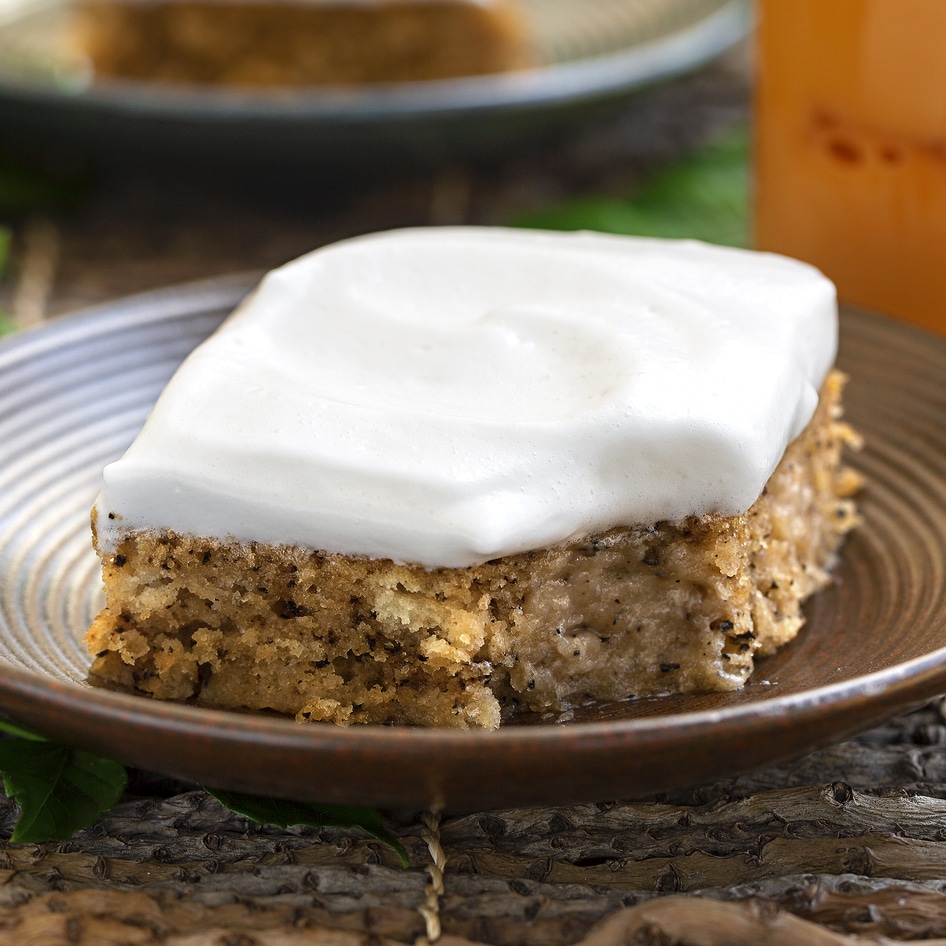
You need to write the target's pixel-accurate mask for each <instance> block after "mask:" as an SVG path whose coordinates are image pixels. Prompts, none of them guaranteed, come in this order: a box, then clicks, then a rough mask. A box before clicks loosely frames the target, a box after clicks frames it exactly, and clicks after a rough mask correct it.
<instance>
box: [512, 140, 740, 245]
mask: <svg viewBox="0 0 946 946" xmlns="http://www.w3.org/2000/svg"><path fill="white" fill-rule="evenodd" d="M748 155H749V134H748V129H747V128H745V127H739V128H737V129H734V130H732V131H731V132H729V133H728V134H726V135H725V136H724V137H722V138H720V139H719V140H717V141H715V142H713V143H711V144H708V145H706V146H705V147H703V148H700V149H699V150H698V151H696V152H694V153H693V154H691V155H689V156H687V157H686V158H683V159H681V160H680V161H677V162H675V163H674V164H671V165H669V166H667V167H666V168H663V169H662V170H660V171H658V172H656V173H655V174H653V175H652V176H651V177H650V178H649V179H648V180H647V181H645V182H644V184H643V185H642V186H641V187H640V189H639V190H637V191H636V192H635V193H634V194H631V195H628V196H627V197H582V198H576V199H573V200H568V201H565V202H563V203H561V204H558V205H555V206H552V207H549V208H544V209H542V210H540V211H536V212H534V213H530V214H528V215H527V216H525V217H521V218H519V219H518V220H516V221H515V224H516V225H518V226H524V227H537V228H540V229H546V230H601V231H604V232H606V233H624V234H634V235H637V236H654V237H674V238H682V237H688V238H691V239H695V240H705V241H707V242H708V243H722V244H725V245H728V246H748V243H749V169H748V166H749V157H748Z"/></svg>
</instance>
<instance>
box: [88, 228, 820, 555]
mask: <svg viewBox="0 0 946 946" xmlns="http://www.w3.org/2000/svg"><path fill="white" fill-rule="evenodd" d="M836 333H837V307H836V302H835V293H834V287H833V286H832V284H831V283H830V282H829V281H828V280H827V279H825V278H824V277H823V276H822V275H821V274H820V273H818V272H817V271H816V270H814V269H812V268H811V267H810V266H807V265H805V264H803V263H799V262H796V261H794V260H789V259H786V258H784V257H779V256H773V255H769V254H761V253H752V252H748V251H743V250H734V249H724V248H720V247H713V246H708V245H704V244H700V243H694V242H670V241H661V240H649V239H636V238H629V237H616V236H607V235H603V234H591V233H582V234H561V233H544V232H536V231H526V230H501V229H478V228H450V229H433V228H430V229H420V230H402V231H394V232H391V233H382V234H375V235H371V236H366V237H361V238H358V239H354V240H349V241H346V242H343V243H338V244H335V245H333V246H329V247H326V248H324V249H320V250H317V251H316V252H314V253H310V254H309V255H307V256H304V257H302V258H301V259H298V260H296V261H295V262H292V263H289V264H288V265H286V266H283V267H282V268H281V269H277V270H274V271H273V272H272V273H270V274H269V275H268V276H266V278H265V279H264V280H263V281H262V283H261V284H260V286H259V287H258V289H257V290H256V291H255V292H254V293H253V295H252V296H251V297H250V298H248V299H247V301H246V302H244V303H243V305H242V306H240V308H239V309H238V310H237V311H236V312H235V313H234V314H233V315H232V316H231V317H230V318H229V319H228V320H227V322H226V323H225V324H224V325H223V326H222V327H221V328H220V329H219V330H218V332H217V333H216V334H215V335H214V336H213V337H212V338H211V339H209V340H208V341H207V342H205V343H204V344H203V345H201V346H200V347H199V348H198V349H197V350H196V351H195V352H193V354H191V356H190V357H189V358H188V359H187V361H186V362H185V363H184V365H183V366H182V367H181V368H180V370H179V371H178V373H177V375H176V376H175V377H174V379H173V380H172V381H171V383H170V384H169V386H168V387H167V389H166V390H165V392H164V393H163V394H162V396H161V398H160V400H159V401H158V403H157V405H156V406H155V408H154V410H153V412H152V413H151V416H150V418H149V420H148V422H147V424H146V425H145V428H144V430H143V431H142V433H141V435H140V436H139V437H138V439H137V440H136V441H135V443H134V444H133V445H132V447H131V448H130V449H129V450H128V452H127V453H126V454H125V456H124V457H123V458H122V459H121V460H119V461H118V462H116V463H113V464H111V465H110V466H108V467H107V468H106V470H105V486H104V490H103V492H102V494H101V496H100V497H99V500H98V504H97V505H98V510H99V516H98V527H99V530H100V533H99V537H100V542H101V544H102V547H103V548H105V549H107V548H109V546H110V545H113V544H114V542H115V540H116V539H117V538H118V537H119V536H120V535H121V534H122V533H124V532H126V531H127V530H129V529H140V528H157V529H164V528H167V529H171V530H174V531H176V532H181V533H192V534H197V535H205V536H216V537H219V538H226V537H234V538H236V539H239V540H244V541H249V540H258V541H262V542H267V543H279V544H292V545H302V546H306V547H310V548H313V549H322V550H326V551H333V552H343V553H346V554H349V555H367V556H371V557H375V558H391V559H394V560H395V561H400V562H417V563H420V564H423V565H425V566H428V567H435V566H450V567H457V566H463V565H470V564H475V563H478V562H483V561H485V560H487V559H490V558H495V557H498V556H500V555H505V554H509V553H513V552H520V551H525V550H527V549H532V548H538V547H541V546H545V545H549V544H553V543H557V542H561V541H563V540H566V539H568V538H570V537H572V536H575V535H580V534H583V533H587V532H591V531H597V530H602V529H606V528H609V527H611V526H615V525H622V524H635V523H651V522H656V521H658V520H663V519H669V520H679V519H681V518H683V517H686V516H688V515H693V514H696V515H701V514H705V513H710V512H716V513H721V514H724V515H735V514H738V513H741V512H744V511H745V510H746V509H747V508H748V507H749V506H750V505H751V504H752V503H753V502H754V501H755V499H756V498H757V497H758V495H759V493H760V492H761V490H762V487H763V485H764V484H765V482H766V480H767V479H768V477H769V476H770V475H771V473H772V471H773V470H774V469H775V466H776V465H777V464H778V462H779V460H780V458H781V456H782V454H783V452H784V450H785V447H786V446H787V444H788V443H789V442H790V441H791V440H792V439H793V438H794V437H795V436H796V435H797V434H799V433H800V432H801V430H802V429H803V428H804V426H805V425H806V424H807V422H808V421H809V420H810V418H811V416H812V413H813V411H814V408H815V406H816V404H817V400H818V389H819V387H820V385H821V382H822V381H823V379H824V377H825V375H826V374H827V372H828V370H829V368H830V366H831V364H832V363H833V361H834V355H835V348H836ZM109 512H111V513H114V514H115V517H116V518H115V519H108V518H107V517H106V513H109Z"/></svg>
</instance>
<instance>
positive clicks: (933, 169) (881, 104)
mask: <svg viewBox="0 0 946 946" xmlns="http://www.w3.org/2000/svg"><path fill="white" fill-rule="evenodd" d="M757 8H758V17H759V22H758V47H757V48H758V54H759V55H758V84H757V101H756V126H755V127H756V132H755V135H756V138H755V171H756V200H755V230H756V245H757V247H758V248H759V249H763V250H772V251H775V252H779V253H785V254H787V255H789V256H795V257H798V258H799V259H803V260H807V261H808V262H810V263H813V264H814V265H816V266H818V267H819V268H820V269H822V270H823V271H824V272H825V273H826V274H827V275H828V276H829V277H830V278H831V279H833V280H834V281H835V282H836V283H837V286H838V291H839V294H840V296H841V298H842V299H843V300H845V301H848V302H852V303H856V304H858V305H862V306H865V307H869V308H872V309H876V310H878V311H882V312H887V313H889V314H891V315H894V316H897V317H900V318H903V319H908V320H910V321H912V322H915V323H917V324H919V325H922V326H925V327H926V328H929V329H933V330H935V331H938V332H940V333H943V334H946V0H758V5H757Z"/></svg>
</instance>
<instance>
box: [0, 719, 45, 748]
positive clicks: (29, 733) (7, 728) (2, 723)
mask: <svg viewBox="0 0 946 946" xmlns="http://www.w3.org/2000/svg"><path fill="white" fill-rule="evenodd" d="M0 732H5V733H7V735H10V736H19V737H20V738H21V739H32V740H33V741H34V742H48V741H49V740H48V739H47V738H46V737H45V736H41V735H40V734H39V733H35V732H33V730H32V729H24V728H23V727H22V726H17V724H16V723H10V722H7V720H5V719H0Z"/></svg>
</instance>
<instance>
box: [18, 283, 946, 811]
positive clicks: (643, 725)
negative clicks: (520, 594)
mask: <svg viewBox="0 0 946 946" xmlns="http://www.w3.org/2000/svg"><path fill="white" fill-rule="evenodd" d="M246 289H247V282H246V280H245V279H243V280H240V279H232V280H224V281H215V282H212V283H205V284H200V285H197V286H190V287H184V288H182V289H175V290H169V291H165V292H161V293H155V294H150V295H146V296H139V297H136V298H133V299H129V300H125V301H122V302H118V303H114V304H110V305H107V306H102V307H99V308H97V309H94V310H89V311H87V312H85V313H80V314H78V315H75V316H72V317H69V318H65V319H60V320H57V321H55V322H53V323H51V324H49V325H47V326H45V327H43V328H41V329H39V330H35V331H32V332H28V333H23V334H21V335H19V336H16V337H13V338H12V339H8V340H7V341H6V342H4V343H3V344H2V345H0V445H2V454H0V711H2V713H3V714H4V715H5V716H7V717H8V718H10V719H12V720H15V721H17V722H19V723H21V724H23V725H25V726H28V727H31V728H33V729H35V730H37V731H39V732H41V733H44V734H46V735H49V736H51V737H55V738H58V739H61V740H64V741H68V742H72V743H74V744H76V745H79V746H82V747H84V748H87V749H91V750H93V751H96V752H99V753H101V754H103V755H107V756H111V757H114V758H118V759H121V760H122V761H124V762H127V763H131V764H133V765H136V766H140V767H144V768H149V769H153V770H156V771H160V772H164V773H168V774H172V775H177V776H182V777H186V778H191V779H196V780H197V781H201V782H205V783H209V784H212V785H216V786H219V787H223V788H230V789H238V790H244V791H249V792H257V793H268V794H273V795H284V796H290V797H296V798H299V799H312V800H320V801H326V802H331V801H336V802H349V803H364V804H372V805H378V806H386V807H407V808H412V807H420V806H428V805H448V806H450V807H452V808H455V809H456V808H467V809H485V808H490V807H502V806H511V805H531V804H544V803H549V804H551V803H557V804H560V803H566V802H579V801H592V800H602V799H611V798H618V797H627V796H632V795H635V794H642V793H648V792H653V791H658V790H662V789H668V788H671V787H674V786H678V785H682V784H686V783H697V782H701V781H705V780H709V779H712V778H716V777H719V776H723V775H727V774H734V773H736V772H738V771H741V770H744V769H749V768H751V767H753V766H758V765H762V764H767V763H772V762H775V761H777V760H781V759H785V758H788V757H791V756H794V755H800V754H802V753H804V752H806V751H809V750H811V749H814V748H815V747H817V746H820V745H824V744H826V743H828V742H830V741H832V740H836V739H840V738H843V737H845V736H848V735H850V734H853V733H854V732H856V731H858V730H863V729H866V728H868V727H870V726H873V725H875V724H876V723H878V722H880V721H882V720H883V719H884V718H886V717H890V716H892V715H894V714H897V713H900V712H902V711H904V710H906V709H908V708H910V707H912V706H913V705H915V704H918V703H921V702H923V701H925V700H927V699H929V698H931V697H934V696H936V695H937V694H939V693H940V692H943V691H946V424H944V422H943V421H944V418H946V381H944V379H946V340H940V339H936V338H934V337H932V336H930V335H927V334H924V333H922V332H920V331H917V330H915V329H912V328H909V327H907V326H904V325H900V324H897V323H894V322H891V321H888V320H886V319H883V318H880V317H878V316H874V315H869V314H866V313H859V312H851V311H849V312H845V313H844V317H843V322H842V354H841V365H842V367H843V368H844V369H845V370H846V371H848V372H849V373H850V375H851V378H852V380H851V384H850V387H849V392H848V414H849V417H850V419H851V420H852V421H853V422H854V423H855V424H856V425H857V427H858V428H860V430H861V431H862V432H863V433H864V435H865V437H866V440H867V446H866V448H865V450H864V451H863V452H862V453H861V454H860V455H859V456H857V457H855V458H854V460H853V462H854V464H855V465H856V466H857V467H858V468H859V469H860V470H861V471H863V473H864V474H865V476H866V477H867V480H868V484H869V485H868V486H867V488H866V490H865V491H864V494H863V497H862V509H863V514H864V519H865V523H864V525H863V527H862V528H861V529H860V530H859V531H857V532H856V533H855V534H854V535H853V536H852V537H851V539H850V541H849V543H848V545H847V548H846V553H845V557H844V563H843V566H842V567H841V569H840V571H839V572H838V581H837V583H836V585H835V586H834V587H833V588H832V589H830V590H829V591H827V592H825V593H824V594H822V595H820V596H819V597H818V598H817V599H815V600H814V601H812V602H811V605H810V607H809V609H808V618H809V620H808V625H807V628H806V629H805V630H804V632H803V633H802V635H801V636H800V637H799V638H798V639H797V640H796V641H795V642H794V643H792V644H791V645H790V646H788V647H787V648H785V650H784V651H782V652H781V653H780V654H778V655H777V656H776V657H774V658H772V659H771V660H769V661H767V662H764V663H762V665H761V666H760V667H759V668H758V670H757V672H756V674H755V675H754V677H753V679H752V681H751V683H750V684H749V685H748V686H747V687H746V688H745V689H744V690H743V691H741V692H739V693H732V694H715V695H708V696H707V695H703V696H689V697H673V698H662V699H654V700H647V701H639V702H628V703H621V704H612V705H606V706H596V707H591V708H586V709H584V710H582V711H581V712H578V713H576V714H575V716H574V717H573V718H572V719H570V720H569V721H567V722H563V721H554V720H544V719H529V720H525V721H523V723H522V724H521V725H513V726H508V727H507V728H504V729H502V730H501V731H499V732H495V733H483V732H455V731H432V730H417V729H406V728H390V727H351V728H339V727H335V726H330V725H297V724H295V723H293V722H291V721H289V720H286V719H281V718H274V717H269V716H251V715H243V714H238V713H229V712H221V711H214V710H208V709H200V708H197V707H193V706H182V705H176V704H169V703H160V702H156V701H152V700H149V699H146V698H142V697H135V696H128V695H124V694H117V693H111V692H106V691H103V690H98V689H93V688H92V687H90V686H88V685H87V684H86V683H85V674H86V668H87V657H86V655H85V653H84V650H83V647H82V644H81V642H80V638H81V636H82V633H83V630H84V628H85V625H86V624H87V623H88V621H89V619H90V618H91V616H92V614H93V613H94V612H95V610H96V608H97V607H98V606H99V594H100V592H99V580H98V574H97V563H96V560H95V558H94V556H93V554H92V551H91V549H90V547H89V532H88V529H89V527H88V510H89V507H90V505H91V503H92V499H93V497H94V495H95V493H96V490H97V488H98V482H99V475H100V470H101V468H102V466H103V465H104V464H105V463H106V462H107V461H109V460H110V459H112V458H113V457H115V456H116V455H117V454H119V453H120V452H121V451H122V450H123V448H124V447H125V446H126V445H127V443H128V442H129V441H130V440H131V438H132V437H133V435H134V434H135V432H136V430H137V429H138V427H139V426H140V424H141V422H142V420H143V418H144V416H145V414H146V412H147V410H148V408H149V407H150V405H151V403H152V402H153V400H154V398H155V396H156V395H157V393H158V391H159V390H160V389H161V387H162V385H163V384H164V382H165V381H166V379H167V378H168V377H169V375H170V373H171V372H172V370H173V368H174V367H175V365H176V364H177V363H178V362H179V361H180V359H181V358H182V357H183V356H184V355H185V354H186V353H187V352H188V351H189V350H190V349H191V348H192V347H193V345H194V344H195V343H196V342H197V341H199V340H200V339H201V338H202V337H204V336H205V335H206V334H207V333H208V332H209V331H211V330H212V329H213V327H214V326H215V325H216V324H218V322H219V321H220V319H221V318H222V317H223V316H224V315H225V314H226V313H227V312H228V311H229V310H230V309H231V308H232V306H233V305H234V304H235V303H236V302H237V301H238V300H239V299H240V298H241V296H242V295H243V294H244V292H245V291H246Z"/></svg>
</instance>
